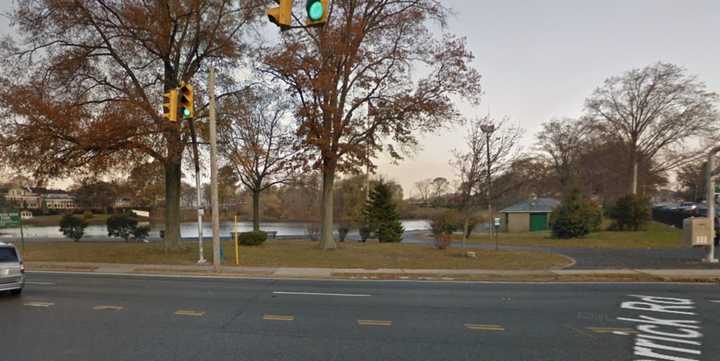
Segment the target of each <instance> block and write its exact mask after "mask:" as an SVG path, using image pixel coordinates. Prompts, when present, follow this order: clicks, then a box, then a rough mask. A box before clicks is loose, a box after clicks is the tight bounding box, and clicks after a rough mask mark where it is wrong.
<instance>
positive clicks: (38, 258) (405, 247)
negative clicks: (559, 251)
mask: <svg viewBox="0 0 720 361" xmlns="http://www.w3.org/2000/svg"><path fill="white" fill-rule="evenodd" d="M224 246H225V247H226V248H225V249H232V247H234V245H233V244H231V242H226V243H225V244H224ZM465 251H473V252H475V254H476V257H475V258H470V257H466V256H465ZM206 254H208V255H211V254H212V252H211V250H210V245H207V246H206ZM23 256H24V258H25V260H26V262H28V263H29V267H30V269H35V267H34V266H33V262H75V263H83V262H85V263H126V264H143V265H148V264H152V265H195V263H196V262H197V248H195V247H194V243H193V244H190V243H189V242H183V247H182V248H181V249H180V250H178V251H168V252H166V251H165V250H164V249H163V247H162V245H161V244H158V243H152V244H139V243H124V242H102V243H100V242H92V243H91V242H85V243H83V241H80V242H28V243H27V244H26V250H25V252H24V254H23ZM234 257H235V253H234V252H226V259H225V261H226V263H227V264H234V262H235V259H234ZM210 261H212V260H210ZM568 264H570V261H569V260H568V259H567V258H565V257H563V256H560V255H556V254H551V253H547V252H515V251H494V250H483V249H477V248H468V249H466V250H462V249H460V248H452V249H447V250H436V249H434V248H433V247H432V246H430V245H417V244H402V243H392V244H389V243H382V244H378V243H360V242H344V243H340V244H338V249H336V250H334V251H333V252H332V254H329V253H328V252H327V251H323V250H322V249H320V247H319V245H318V243H317V242H312V241H304V240H271V241H268V242H266V243H265V244H263V245H261V246H255V247H251V246H241V247H240V265H241V266H251V267H318V268H363V269H378V268H395V269H400V268H404V269H485V270H497V269H509V270H512V269H523V270H545V269H556V268H561V267H564V266H567V265H568Z"/></svg>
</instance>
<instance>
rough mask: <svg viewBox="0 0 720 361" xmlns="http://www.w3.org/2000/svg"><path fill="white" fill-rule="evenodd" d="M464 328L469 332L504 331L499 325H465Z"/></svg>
mask: <svg viewBox="0 0 720 361" xmlns="http://www.w3.org/2000/svg"><path fill="white" fill-rule="evenodd" d="M465 328H466V329H468V330H470V331H505V327H503V326H501V325H485V324H479V323H466V324H465Z"/></svg>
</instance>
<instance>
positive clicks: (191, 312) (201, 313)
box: [175, 310, 205, 317]
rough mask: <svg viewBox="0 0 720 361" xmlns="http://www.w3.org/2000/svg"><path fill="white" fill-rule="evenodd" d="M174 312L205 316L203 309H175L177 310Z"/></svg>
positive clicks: (179, 314) (183, 314)
mask: <svg viewBox="0 0 720 361" xmlns="http://www.w3.org/2000/svg"><path fill="white" fill-rule="evenodd" d="M175 314H176V315H178V316H192V317H202V316H205V311H195V310H177V311H175Z"/></svg>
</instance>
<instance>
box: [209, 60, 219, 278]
mask: <svg viewBox="0 0 720 361" xmlns="http://www.w3.org/2000/svg"><path fill="white" fill-rule="evenodd" d="M208 93H209V94H210V129H209V130H210V202H211V204H212V236H213V266H214V268H215V271H216V272H218V271H220V265H221V264H222V260H221V259H220V207H219V206H218V165H217V158H218V156H217V127H216V121H217V120H216V118H215V117H216V115H215V101H216V99H215V68H212V67H211V68H210V76H209V79H208Z"/></svg>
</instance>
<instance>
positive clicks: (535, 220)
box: [530, 213, 548, 232]
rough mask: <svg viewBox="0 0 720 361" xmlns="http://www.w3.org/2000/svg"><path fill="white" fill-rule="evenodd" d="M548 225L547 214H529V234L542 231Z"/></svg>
mask: <svg viewBox="0 0 720 361" xmlns="http://www.w3.org/2000/svg"><path fill="white" fill-rule="evenodd" d="M547 224H548V220H547V213H531V214H530V232H536V231H544V230H546V229H547V228H548V227H547Z"/></svg>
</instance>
